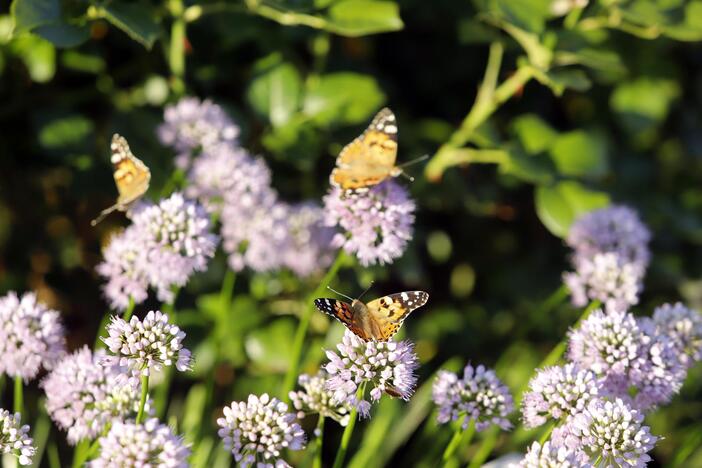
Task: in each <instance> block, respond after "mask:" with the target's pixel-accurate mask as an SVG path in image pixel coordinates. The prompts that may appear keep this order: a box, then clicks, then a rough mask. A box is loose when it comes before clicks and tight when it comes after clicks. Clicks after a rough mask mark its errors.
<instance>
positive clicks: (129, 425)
mask: <svg viewBox="0 0 702 468" xmlns="http://www.w3.org/2000/svg"><path fill="white" fill-rule="evenodd" d="M99 442H100V454H99V456H98V457H97V458H96V459H95V460H93V461H92V462H90V463H89V464H88V465H89V466H90V467H91V468H122V467H126V466H131V467H135V468H149V467H156V466H168V467H173V468H187V467H188V466H190V465H188V457H189V456H190V449H189V448H188V446H187V445H185V443H184V442H183V439H182V437H178V436H176V435H174V434H173V431H172V430H171V428H169V427H168V426H166V425H165V424H161V423H159V421H158V419H155V418H152V419H149V420H147V421H146V422H144V423H143V424H135V423H133V422H123V421H119V420H115V421H114V422H113V423H112V427H111V428H110V431H109V432H108V433H107V435H106V436H104V437H101V438H100V439H99Z"/></svg>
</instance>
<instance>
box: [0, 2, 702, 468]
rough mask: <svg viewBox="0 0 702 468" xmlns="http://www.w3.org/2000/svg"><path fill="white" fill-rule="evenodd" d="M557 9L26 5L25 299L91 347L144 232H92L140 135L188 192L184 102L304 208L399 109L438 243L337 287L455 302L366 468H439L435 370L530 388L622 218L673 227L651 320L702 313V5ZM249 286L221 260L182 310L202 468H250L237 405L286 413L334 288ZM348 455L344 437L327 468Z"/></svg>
mask: <svg viewBox="0 0 702 468" xmlns="http://www.w3.org/2000/svg"><path fill="white" fill-rule="evenodd" d="M549 5H550V2H549V1H547V0H519V1H516V0H515V1H513V0H474V1H472V2H467V1H466V2H457V1H450V0H436V1H432V2H426V1H421V0H406V1H403V2H398V3H395V2H391V1H376V0H314V1H313V0H291V1H270V2H269V1H258V0H246V1H244V2H234V1H227V2H203V3H197V4H188V3H183V2H182V0H165V1H164V2H162V3H161V2H155V1H152V2H126V1H117V0H115V1H105V2H97V1H95V2H86V1H84V0H71V1H59V0H15V1H14V2H12V4H11V5H10V4H9V3H7V2H3V3H2V4H0V122H2V125H0V251H1V252H2V254H1V255H0V291H1V292H3V293H4V292H5V291H8V290H11V289H15V290H21V291H23V290H30V289H33V290H36V291H37V292H38V294H39V296H40V298H41V299H43V300H44V301H46V302H48V303H49V304H50V305H52V306H53V307H55V308H57V309H59V310H61V311H62V313H63V314H64V319H65V322H66V324H67V328H68V330H69V332H70V335H69V343H70V347H71V348H72V349H73V348H77V347H78V346H80V345H82V344H83V343H91V342H92V341H93V340H94V337H95V334H96V330H97V329H98V326H99V323H100V321H101V319H102V317H103V315H104V314H105V313H106V304H105V302H104V300H103V299H102V298H101V295H100V281H99V279H98V278H97V277H96V274H95V271H94V267H95V265H96V263H97V262H99V261H100V258H101V253H100V252H101V246H102V245H103V244H104V243H105V242H106V241H107V239H109V235H110V234H111V233H112V232H113V231H114V230H115V229H118V228H119V227H120V226H122V225H124V220H123V218H121V217H120V216H112V217H110V218H109V219H108V220H106V221H105V222H103V223H102V224H101V225H99V226H98V227H97V228H95V229H93V228H91V227H90V225H89V220H90V219H91V218H92V217H93V216H94V215H95V214H96V213H97V212H99V210H100V209H102V208H103V207H104V206H107V205H108V204H110V203H111V201H112V200H113V197H114V195H115V191H114V186H113V183H112V180H111V171H110V167H109V157H108V154H107V152H108V151H107V150H108V141H109V137H110V136H111V135H112V133H113V132H116V131H118V132H119V133H121V134H123V135H125V136H126V137H127V138H128V139H129V141H130V143H131V145H132V148H133V149H134V151H135V152H136V153H137V155H138V156H139V157H141V158H142V159H143V160H144V161H145V162H146V163H147V164H148V165H149V166H150V167H151V168H152V172H153V174H154V180H153V184H152V188H151V190H150V193H149V196H150V197H151V198H153V199H156V198H158V197H159V196H161V195H163V194H166V193H168V191H170V190H172V188H173V186H174V182H175V183H177V182H178V181H179V175H178V174H177V173H176V174H175V175H174V168H173V156H174V155H173V154H171V153H170V152H169V151H167V150H166V149H164V148H163V147H162V146H160V145H159V143H158V141H157V140H156V137H155V133H154V129H155V127H156V125H158V123H159V122H160V121H161V120H162V111H163V107H164V105H166V104H167V103H171V102H175V101H176V100H177V99H178V98H179V97H180V96H182V95H184V94H188V95H196V96H200V97H209V98H212V99H214V100H215V101H216V102H217V103H219V104H221V105H223V106H224V107H225V108H226V109H227V111H228V112H229V113H230V114H231V115H232V116H233V117H234V118H235V119H236V121H237V123H238V124H239V125H241V127H242V130H243V137H242V140H243V144H244V146H246V147H247V148H249V149H250V150H251V151H252V152H255V153H258V154H261V155H263V156H264V157H265V159H266V161H267V163H268V164H269V165H270V166H271V167H272V169H273V178H274V186H275V187H276V188H277V190H278V191H279V192H280V193H281V195H282V197H283V198H284V199H287V200H291V201H292V200H302V199H308V198H317V199H319V198H321V196H322V195H323V194H324V193H325V191H326V190H327V174H328V173H329V171H330V169H331V167H332V166H333V162H334V157H335V156H336V154H338V152H339V150H340V149H341V147H342V146H343V145H344V144H345V143H346V142H348V141H350V140H351V139H352V138H353V137H354V136H356V135H357V134H358V132H360V131H361V129H362V128H363V127H364V125H365V124H366V123H367V121H368V120H369V119H370V118H371V117H372V115H373V113H374V112H376V111H377V110H378V109H379V108H380V107H382V106H383V105H388V106H390V107H391V108H392V109H393V110H394V111H395V113H396V114H397V116H398V120H399V127H400V153H399V159H400V160H401V161H408V160H410V159H413V158H416V157H419V156H421V155H423V154H428V155H431V156H432V158H431V159H430V162H429V163H428V164H427V165H426V167H425V168H423V167H422V166H420V165H417V166H414V167H412V168H411V170H410V172H412V173H413V174H414V175H415V177H416V180H415V182H414V183H412V184H410V185H409V187H410V189H411V191H412V194H413V196H414V198H415V199H416V201H417V203H418V216H417V223H416V230H415V235H414V239H413V241H412V243H411V246H410V248H409V249H408V251H407V252H406V253H405V255H404V257H403V258H402V259H401V260H399V261H397V262H396V263H394V264H393V265H391V266H386V267H377V268H369V269H364V268H360V267H358V266H355V265H348V266H347V267H345V268H344V269H343V270H342V272H341V274H340V275H339V277H338V278H337V279H336V280H335V281H334V282H333V284H334V287H335V288H337V289H341V290H343V291H346V292H348V293H349V294H351V295H354V294H356V293H357V292H358V291H360V290H361V289H363V288H365V287H366V286H367V285H368V284H370V282H371V281H372V280H375V281H376V284H375V285H374V287H373V289H374V292H375V293H378V294H380V293H382V292H388V291H395V290H400V289H402V288H422V289H425V290H427V291H429V292H430V293H431V301H430V304H429V306H428V307H426V309H425V310H422V311H421V312H419V313H416V314H415V315H414V316H413V317H412V319H411V320H409V321H408V322H407V323H406V325H405V327H403V331H402V332H401V333H402V334H404V336H405V337H407V338H409V339H411V340H413V341H414V342H415V343H416V347H417V353H418V355H419V357H420V359H421V362H422V367H421V370H420V372H421V376H420V387H419V389H418V392H417V394H416V396H415V397H414V398H413V399H412V400H411V401H410V402H409V403H403V402H398V401H394V400H384V401H383V402H382V403H381V404H380V405H379V407H377V408H374V414H373V417H372V419H370V420H368V421H364V422H362V423H361V424H360V425H359V426H358V427H357V431H356V435H355V439H354V441H353V444H352V450H351V457H350V460H349V464H350V465H349V466H353V467H362V466H382V465H384V464H390V463H392V464H398V465H399V464H412V465H413V466H435V462H436V460H437V457H439V456H440V451H441V449H442V448H443V447H444V446H445V444H446V442H447V441H448V439H449V437H450V435H451V430H450V428H440V427H437V426H436V424H435V422H434V419H433V418H434V415H433V413H432V411H433V409H432V407H431V404H430V398H429V396H430V386H431V378H432V375H433V373H434V372H435V371H436V370H437V369H438V368H439V367H449V368H453V369H458V368H460V366H462V365H463V364H464V363H465V362H466V361H470V362H472V363H474V364H479V363H482V364H486V365H489V366H494V367H496V369H497V372H498V375H499V376H500V377H501V378H502V379H503V380H504V381H505V382H507V383H508V384H509V385H510V387H511V388H512V390H513V391H516V390H518V389H519V388H521V387H522V386H523V385H524V384H525V382H526V381H527V380H528V378H529V376H530V375H531V373H532V372H533V369H534V367H535V366H536V365H538V363H539V362H540V361H541V359H542V358H543V357H544V356H545V355H546V354H547V353H548V352H549V350H550V349H551V348H552V347H553V346H554V345H555V344H557V343H558V342H559V340H561V338H562V337H563V336H564V334H565V332H566V330H567V328H568V327H569V326H570V325H571V324H572V323H574V321H575V320H576V318H577V317H578V316H579V315H580V312H581V311H579V310H575V309H574V308H572V307H570V306H569V305H568V304H566V303H565V301H563V300H562V299H563V297H562V295H559V286H560V275H561V273H562V271H564V270H565V269H566V268H567V267H568V265H567V256H568V251H567V249H566V248H565V247H564V246H563V242H562V237H563V235H564V234H565V233H566V232H567V229H568V226H569V225H570V223H571V222H572V220H573V218H574V217H575V216H577V215H578V214H579V213H582V212H584V211H587V210H590V209H593V208H596V207H600V206H604V205H606V204H608V203H610V202H612V201H615V202H621V203H626V204H630V205H633V206H634V207H636V208H637V209H638V210H639V211H640V213H641V215H642V217H643V219H644V220H645V222H646V223H647V224H648V225H649V226H650V227H651V229H652V231H653V234H654V235H653V242H652V250H653V263H652V266H651V267H650V269H649V272H648V275H647V278H646V282H645V291H644V293H643V297H642V301H641V303H640V304H639V306H638V307H636V313H640V314H649V313H650V312H651V311H652V309H653V308H654V307H655V306H656V305H659V304H661V303H662V302H664V301H677V300H683V301H685V302H686V303H688V304H689V305H691V306H696V307H699V306H700V305H701V303H702V280H701V279H700V278H701V276H702V273H701V271H700V267H701V266H702V261H701V260H702V258H701V253H702V249H700V243H702V219H701V218H700V216H699V213H700V212H701V210H702V172H701V170H702V132H700V129H702V114H701V113H700V109H702V85H701V83H702V49H701V48H700V46H699V41H700V40H701V39H702V1H699V0H695V1H683V0H634V1H617V0H600V1H599V2H591V4H590V5H588V6H587V8H586V9H585V10H581V9H576V11H575V12H573V13H571V14H569V15H568V16H566V17H565V18H564V17H555V16H554V15H553V14H551V13H550V8H549ZM487 63H490V64H491V65H490V66H488V68H487V73H486V64H487ZM481 96H482V97H481ZM476 99H477V100H476ZM471 109H472V111H471ZM469 111H470V114H469ZM467 115H468V116H469V117H468V119H466V120H464V119H465V118H466V116H467ZM225 269H226V265H225V259H224V256H223V255H222V254H221V253H219V254H218V256H217V258H216V259H215V261H214V263H213V265H212V266H211V268H210V269H209V271H208V272H207V273H205V274H201V275H199V276H197V277H196V278H195V279H194V280H192V281H191V282H190V284H189V285H188V287H187V289H186V291H183V292H182V293H181V294H180V296H179V298H178V302H177V304H176V307H177V309H178V320H179V322H180V323H181V325H182V326H183V327H184V328H185V329H186V331H187V333H188V341H187V344H188V345H189V346H190V347H191V348H193V349H194V350H195V353H196V358H197V362H198V365H197V367H196V369H195V372H194V373H192V374H191V375H187V376H178V378H177V381H176V385H175V387H174V389H173V391H172V395H171V398H170V405H169V406H168V408H164V409H163V410H164V411H165V412H166V415H167V416H166V420H167V421H169V423H171V424H174V425H177V426H178V428H179V430H180V431H181V432H183V433H185V434H186V436H187V437H188V438H189V440H191V441H193V443H194V447H193V448H194V452H195V456H194V459H193V463H194V465H196V466H216V467H219V466H228V465H229V464H230V456H229V455H228V454H227V453H226V452H224V451H223V450H221V449H218V447H217V445H218V439H217V437H216V433H215V430H214V420H215V418H216V417H217V415H218V411H219V410H220V408H221V406H222V405H224V404H225V403H228V402H229V401H231V400H232V399H242V398H244V397H245V396H246V395H247V394H248V393H249V392H257V393H261V392H264V391H267V392H269V393H272V394H276V395H278V396H281V395H280V394H279V392H280V388H281V385H280V383H281V380H282V375H283V374H284V372H285V370H286V368H287V365H288V359H287V357H288V351H289V349H290V346H291V342H292V337H293V334H294V330H295V326H296V318H295V315H297V314H299V313H300V312H301V310H302V309H303V307H304V306H305V304H304V303H303V302H304V298H306V296H307V294H309V292H310V291H311V290H312V289H314V287H315V286H316V281H319V278H312V279H310V280H309V281H300V280H299V279H297V278H295V277H293V276H292V275H291V274H289V273H280V274H267V275H255V274H249V273H246V274H241V275H239V276H238V277H237V278H236V282H235V286H234V288H235V289H234V299H233V301H232V302H231V303H224V302H222V301H220V300H219V297H220V296H219V294H220V288H221V282H222V278H223V276H224V271H225ZM560 292H562V290H561V291H560ZM158 306H159V305H158V304H157V303H155V302H153V303H149V304H147V305H146V306H144V307H140V308H139V309H138V311H139V312H143V311H145V310H148V309H149V308H156V307H158ZM340 334H341V329H340V328H339V326H337V325H336V324H335V325H333V326H330V324H329V322H328V321H327V319H326V318H325V317H323V316H322V315H321V314H319V315H315V316H314V317H313V322H312V329H311V333H310V334H309V336H308V343H307V348H306V349H307V353H306V354H305V360H304V363H303V370H307V371H309V372H313V371H314V370H315V369H316V366H317V365H318V363H319V362H320V360H321V359H322V357H323V356H322V349H323V348H324V347H325V346H327V347H329V346H332V345H333V343H334V342H335V341H336V340H337V339H338V337H339V336H340ZM701 377H702V372H701V370H700V368H699V366H698V367H697V368H696V369H694V370H693V371H692V372H690V374H689V378H688V381H687V382H686V384H685V386H684V388H683V391H682V393H681V394H680V395H679V396H678V397H676V399H675V401H674V402H673V403H672V404H670V405H669V406H667V407H666V408H663V409H661V410H659V411H657V412H656V413H654V414H652V415H651V416H649V418H648V421H649V423H650V424H651V426H652V432H653V433H654V434H662V435H664V436H665V439H663V440H662V441H660V442H659V443H658V445H657V447H656V449H655V451H654V453H653V456H654V458H655V462H654V464H656V465H661V466H700V465H702V449H700V448H699V447H700V446H702V424H701V423H699V421H701V420H702V403H701V401H702V399H701V398H700V397H701V396H702V383H701V382H702V379H701ZM6 386H7V385H6ZM7 393H8V392H3V402H4V403H9V399H8V395H7ZM40 397H41V395H40V392H39V391H38V390H37V388H36V386H34V387H33V388H32V390H31V391H30V393H29V395H28V399H29V400H28V401H29V404H28V406H29V408H30V413H33V415H34V416H35V417H39V418H40V419H39V423H37V425H36V427H34V431H35V438H36V439H37V440H39V441H41V440H42V439H43V440H44V441H46V440H48V441H53V440H61V436H60V435H59V434H58V433H57V432H56V430H55V429H51V428H50V426H49V423H48V421H47V420H46V417H45V415H44V416H43V418H42V415H41V414H40V413H41V412H42V409H41V404H40V402H39V398H40ZM5 406H7V405H5ZM34 419H35V418H34V417H33V418H32V420H34ZM515 421H516V414H515ZM313 423H314V422H313V421H311V422H309V424H308V425H307V426H306V428H307V429H311V428H312V424H313ZM538 436H539V433H538V431H531V432H528V431H525V430H523V429H518V430H516V431H515V432H514V433H512V434H498V433H496V432H487V433H486V434H482V435H480V436H478V437H477V438H476V439H475V440H474V441H473V443H472V444H471V445H470V446H469V447H464V448H463V449H462V450H463V453H462V454H461V455H462V457H463V458H464V459H465V460H466V461H467V460H473V463H474V464H476V460H478V461H479V460H481V459H485V458H488V457H494V456H497V455H500V454H504V453H507V452H510V451H521V450H523V448H524V447H525V446H526V444H527V443H528V442H529V441H530V440H533V439H534V438H536V437H538ZM339 437H340V431H339V430H338V428H331V429H329V428H328V431H327V437H326V438H325V450H326V451H328V452H329V453H328V454H327V456H326V457H325V458H327V459H331V457H333V453H334V450H335V447H336V444H337V441H338V439H339ZM49 447H52V445H51V444H49ZM492 447H494V450H490V449H491V448H492ZM50 451H51V449H50ZM49 455H50V456H48V457H45V459H44V460H45V461H44V463H55V462H56V457H60V459H61V460H68V459H69V457H70V453H69V451H68V449H67V448H66V447H65V446H64V445H61V444H60V445H59V449H58V451H51V453H50V454H49ZM301 457H304V456H301ZM292 460H293V462H294V464H303V463H305V460H304V458H300V457H298V458H297V459H295V458H293V459H292ZM47 466H49V465H47ZM54 466H55V465H54Z"/></svg>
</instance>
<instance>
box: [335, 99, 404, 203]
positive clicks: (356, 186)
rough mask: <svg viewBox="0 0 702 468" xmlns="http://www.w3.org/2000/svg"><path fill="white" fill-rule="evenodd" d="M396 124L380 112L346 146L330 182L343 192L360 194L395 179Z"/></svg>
mask: <svg viewBox="0 0 702 468" xmlns="http://www.w3.org/2000/svg"><path fill="white" fill-rule="evenodd" d="M396 158H397V121H396V119H395V114H393V112H392V111H391V110H390V109H388V108H385V109H382V110H381V111H380V112H378V114H377V115H376V116H375V118H374V119H373V121H372V122H371V123H370V125H369V126H368V128H367V129H366V130H365V131H364V132H363V134H361V136H359V137H358V138H356V139H355V140H354V141H352V142H351V143H349V144H348V145H346V147H344V149H343V150H342V151H341V153H340V154H339V157H338V158H337V159H336V168H335V169H334V170H333V171H332V173H331V176H330V182H331V183H332V185H334V186H337V187H340V188H341V189H342V190H363V189H367V188H368V187H371V186H373V185H376V184H379V183H380V182H382V181H383V180H385V179H386V178H387V177H389V176H390V175H396V174H395V172H396V168H395V160H396Z"/></svg>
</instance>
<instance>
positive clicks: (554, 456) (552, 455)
mask: <svg viewBox="0 0 702 468" xmlns="http://www.w3.org/2000/svg"><path fill="white" fill-rule="evenodd" d="M511 466H512V465H510V467H511ZM514 467H515V468H592V465H591V464H590V463H588V462H587V457H586V456H585V454H584V453H582V452H580V451H574V450H569V449H567V448H566V447H563V446H555V445H553V444H552V443H551V442H548V441H546V442H545V443H544V444H543V445H541V444H540V443H538V442H534V443H533V444H531V446H530V447H529V450H527V453H526V455H525V456H524V458H523V459H522V460H521V461H520V462H519V463H518V464H516V465H514Z"/></svg>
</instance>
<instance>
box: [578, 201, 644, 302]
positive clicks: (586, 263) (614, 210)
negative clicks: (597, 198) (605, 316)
mask: <svg viewBox="0 0 702 468" xmlns="http://www.w3.org/2000/svg"><path fill="white" fill-rule="evenodd" d="M650 238H651V234H650V232H649V230H648V228H647V227H646V226H645V225H644V224H643V223H642V222H641V220H640V219H639V217H638V215H637V214H636V212H635V211H634V210H632V209H631V208H629V207H626V206H618V205H615V206H611V207H608V208H603V209H600V210H596V211H593V212H591V213H588V214H585V215H584V216H582V217H580V218H579V219H578V220H576V221H575V223H573V226H572V227H571V228H570V232H569V233H568V238H567V239H566V242H567V244H568V245H569V246H570V247H571V248H572V249H573V254H572V256H571V263H572V265H573V268H574V270H575V271H574V272H568V273H565V274H564V282H565V283H566V285H567V286H568V288H569V289H570V291H571V294H572V301H573V304H574V305H576V306H584V305H586V304H587V303H588V302H589V301H592V300H599V301H601V302H602V303H603V304H605V306H606V308H607V309H608V310H609V309H613V310H627V309H628V308H629V307H630V306H632V305H635V304H637V303H638V301H639V293H640V291H641V287H642V286H641V284H642V281H643V277H644V275H645V273H646V268H647V267H648V263H649V261H650V258H651V253H650V251H649V248H648V242H649V240H650Z"/></svg>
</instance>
